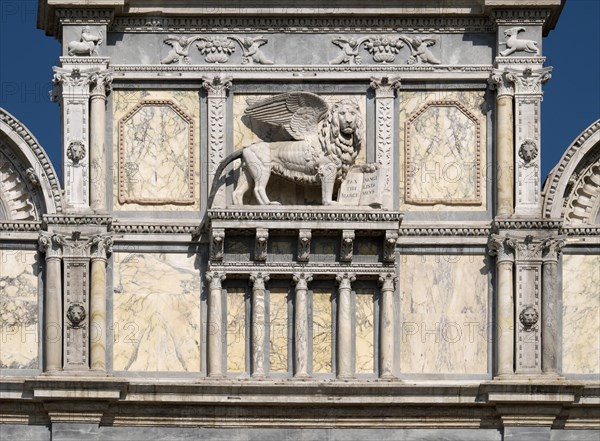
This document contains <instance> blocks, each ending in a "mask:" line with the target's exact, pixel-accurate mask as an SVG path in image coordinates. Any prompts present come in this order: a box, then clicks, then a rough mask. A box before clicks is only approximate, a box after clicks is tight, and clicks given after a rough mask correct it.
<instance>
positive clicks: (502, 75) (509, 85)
mask: <svg viewBox="0 0 600 441" xmlns="http://www.w3.org/2000/svg"><path fill="white" fill-rule="evenodd" d="M514 82H515V78H514V76H513V75H512V74H509V75H507V72H506V71H505V70H504V69H494V70H493V71H492V73H491V74H490V77H489V78H488V84H489V85H490V87H491V88H493V89H495V90H496V96H498V97H501V96H514V94H515V86H514Z"/></svg>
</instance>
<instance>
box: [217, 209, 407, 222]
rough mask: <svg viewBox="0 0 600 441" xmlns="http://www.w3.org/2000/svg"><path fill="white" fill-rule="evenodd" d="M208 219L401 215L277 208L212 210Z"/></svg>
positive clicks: (395, 216)
mask: <svg viewBox="0 0 600 441" xmlns="http://www.w3.org/2000/svg"><path fill="white" fill-rule="evenodd" d="M208 217H209V218H210V219H211V220H212V221H215V220H231V221H236V222H237V221H299V222H310V221H315V222H338V221H340V222H368V223H372V222H400V221H401V220H402V218H403V214H402V213H400V212H390V211H374V210H373V211H368V210H365V211H342V210H340V211H326V210H298V209H294V210H287V209H285V208H279V209H274V210H269V209H264V208H263V209H261V210H249V209H244V210H235V209H221V210H220V209H212V210H208Z"/></svg>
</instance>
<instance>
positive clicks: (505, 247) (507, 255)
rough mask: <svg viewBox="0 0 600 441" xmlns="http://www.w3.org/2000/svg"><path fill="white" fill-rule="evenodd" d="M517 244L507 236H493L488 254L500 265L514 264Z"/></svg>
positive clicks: (489, 243)
mask: <svg viewBox="0 0 600 441" xmlns="http://www.w3.org/2000/svg"><path fill="white" fill-rule="evenodd" d="M515 247H516V243H515V241H514V240H513V239H511V238H509V237H507V236H501V235H498V234H493V235H492V236H491V237H490V240H489V242H488V253H489V255H490V256H493V257H496V260H497V261H498V263H500V262H513V261H514V250H515Z"/></svg>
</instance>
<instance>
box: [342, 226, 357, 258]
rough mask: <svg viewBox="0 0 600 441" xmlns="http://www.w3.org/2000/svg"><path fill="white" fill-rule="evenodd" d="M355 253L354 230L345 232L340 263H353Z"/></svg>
mask: <svg viewBox="0 0 600 441" xmlns="http://www.w3.org/2000/svg"><path fill="white" fill-rule="evenodd" d="M353 251H354V230H343V231H342V241H341V244H340V261H342V262H352V254H353Z"/></svg>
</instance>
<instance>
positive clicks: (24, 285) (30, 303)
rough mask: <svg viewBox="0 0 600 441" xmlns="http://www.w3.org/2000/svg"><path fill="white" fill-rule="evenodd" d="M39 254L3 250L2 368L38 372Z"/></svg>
mask: <svg viewBox="0 0 600 441" xmlns="http://www.w3.org/2000/svg"><path fill="white" fill-rule="evenodd" d="M38 272H39V268H38V262H37V252H35V251H24V250H0V369H37V368H38V367H39V363H38V347H39V344H38V342H39V338H38V324H39V318H38Z"/></svg>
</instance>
